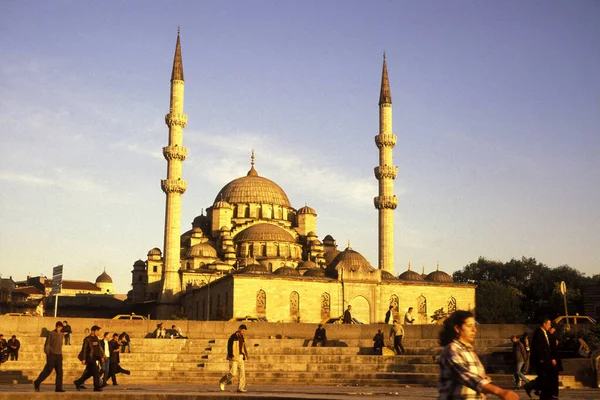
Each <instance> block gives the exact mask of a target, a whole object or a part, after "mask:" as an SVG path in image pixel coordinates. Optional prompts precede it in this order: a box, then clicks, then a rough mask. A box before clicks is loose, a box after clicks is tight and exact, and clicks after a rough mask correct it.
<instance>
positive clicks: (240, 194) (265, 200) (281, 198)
mask: <svg viewBox="0 0 600 400" xmlns="http://www.w3.org/2000/svg"><path fill="white" fill-rule="evenodd" d="M218 201H224V202H227V203H229V204H240V203H242V204H247V203H255V204H256V203H258V204H276V205H280V206H285V207H289V208H291V207H292V206H291V204H290V200H289V199H288V197H287V195H286V194H285V192H284V191H283V189H281V188H280V187H279V185H277V184H276V183H275V182H273V181H271V180H270V179H267V178H263V177H262V176H258V172H256V170H255V169H254V165H252V168H251V169H250V171H248V174H247V175H246V176H242V177H241V178H237V179H234V180H232V181H231V182H229V183H228V184H227V185H225V186H224V187H223V189H221V191H220V192H219V193H218V194H217V197H216V198H215V201H214V203H216V202H218Z"/></svg>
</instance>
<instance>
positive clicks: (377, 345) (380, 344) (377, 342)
mask: <svg viewBox="0 0 600 400" xmlns="http://www.w3.org/2000/svg"><path fill="white" fill-rule="evenodd" d="M384 347H385V338H384V336H383V332H381V329H377V333H376V334H375V336H373V350H375V354H382V349H383V348H384Z"/></svg>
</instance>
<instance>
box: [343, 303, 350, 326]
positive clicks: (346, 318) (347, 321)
mask: <svg viewBox="0 0 600 400" xmlns="http://www.w3.org/2000/svg"><path fill="white" fill-rule="evenodd" d="M351 311H352V306H351V305H348V309H347V310H346V311H344V319H343V321H342V323H344V324H351V323H352V313H351Z"/></svg>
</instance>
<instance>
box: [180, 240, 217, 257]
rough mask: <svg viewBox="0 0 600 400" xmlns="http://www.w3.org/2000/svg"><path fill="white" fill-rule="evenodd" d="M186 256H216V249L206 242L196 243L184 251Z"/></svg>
mask: <svg viewBox="0 0 600 400" xmlns="http://www.w3.org/2000/svg"><path fill="white" fill-rule="evenodd" d="M185 257H186V258H192V257H211V258H216V257H217V250H216V249H215V248H214V247H212V246H211V245H210V244H208V243H198V244H195V245H193V246H192V247H190V248H189V249H188V250H187V251H186V253H185Z"/></svg>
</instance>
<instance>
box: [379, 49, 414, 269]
mask: <svg viewBox="0 0 600 400" xmlns="http://www.w3.org/2000/svg"><path fill="white" fill-rule="evenodd" d="M384 54H385V53H384ZM408 270H409V271H410V260H408Z"/></svg>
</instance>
